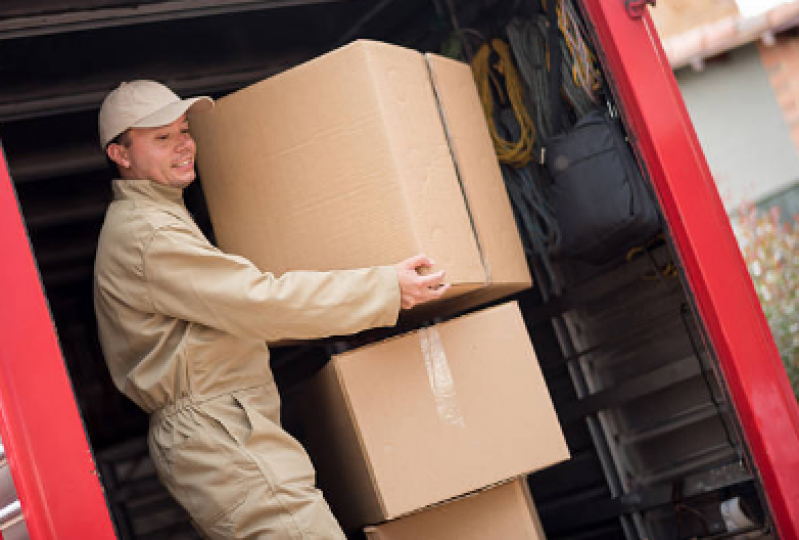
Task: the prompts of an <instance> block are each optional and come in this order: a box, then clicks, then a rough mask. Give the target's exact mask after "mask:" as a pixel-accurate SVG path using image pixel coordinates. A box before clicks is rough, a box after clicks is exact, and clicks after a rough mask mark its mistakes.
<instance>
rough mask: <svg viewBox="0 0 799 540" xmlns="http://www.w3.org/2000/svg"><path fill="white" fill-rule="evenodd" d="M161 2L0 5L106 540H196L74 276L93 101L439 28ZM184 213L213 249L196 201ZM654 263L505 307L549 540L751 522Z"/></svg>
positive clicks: (58, 318)
mask: <svg viewBox="0 0 799 540" xmlns="http://www.w3.org/2000/svg"><path fill="white" fill-rule="evenodd" d="M162 4H164V5H166V6H167V7H169V6H172V7H173V8H174V9H171V10H163V9H161V8H163V6H159V5H158V3H155V2H148V3H145V4H142V5H141V7H140V8H138V9H137V10H136V11H135V12H133V11H131V10H130V9H128V10H127V11H125V10H122V11H118V9H119V8H131V7H132V6H133V4H132V3H130V2H122V1H114V2H100V1H92V2H89V1H85V2H40V3H37V4H36V5H35V6H30V5H28V3H24V2H6V3H3V5H2V6H0V46H2V47H3V49H2V51H3V52H2V56H0V78H2V81H3V84H2V85H0V136H1V137H2V140H3V144H4V147H5V151H6V155H7V158H8V161H9V164H10V168H11V173H12V175H13V179H14V184H15V187H16V190H17V193H18V196H19V199H20V202H21V206H22V211H23V214H24V217H25V220H26V224H27V227H28V230H29V233H30V237H31V241H32V244H33V249H34V251H35V255H36V258H37V261H38V264H39V268H40V271H41V274H42V278H43V282H44V286H45V290H46V294H47V298H48V301H49V303H50V307H51V310H52V313H53V318H54V320H55V323H56V326H57V329H58V336H59V340H60V343H61V347H62V349H63V353H64V356H65V359H66V362H67V365H68V368H69V372H70V376H71V379H72V383H73V385H74V389H75V393H76V397H77V400H78V404H79V406H80V410H81V413H82V416H83V419H84V422H85V425H86V429H87V432H88V436H89V439H90V441H91V443H92V446H93V449H94V451H95V453H96V461H97V464H98V467H99V470H100V473H101V479H102V481H103V483H104V485H105V487H106V489H107V496H108V499H109V501H110V508H111V510H112V514H113V516H114V519H115V523H116V526H117V528H118V531H119V534H120V537H122V538H139V537H140V538H195V535H194V533H193V532H192V531H191V529H190V527H189V525H188V522H187V520H186V516H185V514H184V513H183V512H182V511H181V510H180V509H179V508H177V507H176V506H175V505H174V503H171V501H170V499H169V497H168V495H167V494H166V492H165V491H164V490H163V488H162V487H161V486H160V484H159V483H158V481H157V479H156V478H155V475H154V471H153V469H152V466H151V464H150V463H149V459H148V458H147V451H146V444H145V440H144V435H145V433H146V425H147V419H146V417H145V416H144V415H143V414H142V413H140V412H139V411H138V410H137V409H136V408H135V407H134V406H133V405H132V404H131V403H130V402H128V401H127V400H126V399H125V398H124V397H122V396H121V395H120V394H119V393H118V392H117V391H116V390H115V389H114V388H113V387H112V385H111V383H110V380H109V377H108V374H107V371H106V368H105V365H104V363H103V360H102V357H101V354H100V351H99V347H98V344H97V336H96V327H95V322H94V314H93V311H92V305H91V278H92V263H93V256H94V249H95V246H96V238H97V234H98V232H99V228H100V225H101V223H102V217H103V212H104V209H105V206H106V204H107V202H108V200H109V196H110V191H109V184H108V181H109V178H110V176H111V173H110V172H109V171H108V170H107V169H106V168H105V161H104V159H103V156H102V153H101V152H100V149H99V147H98V143H97V136H96V113H97V109H98V108H99V104H100V101H101V99H102V97H103V96H104V94H105V93H106V92H107V91H108V90H110V89H111V88H113V87H114V86H116V84H118V82H119V81H121V80H129V79H133V78H156V79H160V80H162V81H163V82H165V83H167V84H170V85H171V86H172V87H173V88H175V89H176V90H177V91H178V92H180V93H182V94H186V95H188V94H197V93H206V94H210V95H213V96H221V95H224V94H225V93H227V92H229V91H231V90H234V89H237V88H240V87H242V86H245V85H247V84H249V83H251V82H254V81H256V80H259V79H262V78H264V77H266V76H269V75H271V74H273V73H276V72H279V71H281V70H283V69H285V68H286V67H289V66H291V65H294V64H296V63H298V62H300V61H302V60H304V59H307V58H310V57H312V56H314V55H317V54H319V53H321V52H324V51H326V50H329V49H331V48H333V47H335V46H337V45H338V44H340V43H342V42H344V41H347V40H349V39H352V38H354V37H368V38H373V39H379V40H384V41H388V42H393V43H399V44H403V45H407V46H410V47H413V48H418V49H423V50H439V48H440V46H441V43H442V42H443V40H444V39H446V38H447V37H448V36H449V34H450V29H451V25H452V17H451V14H450V12H449V10H448V9H447V5H448V2H444V1H442V2H427V1H421V0H404V1H402V2H399V1H397V2H390V1H382V2H377V3H375V2H369V1H365V0H350V1H328V2H311V1H301V0H300V1H289V2H285V3H283V4H282V5H281V6H280V7H275V4H267V3H261V4H259V5H256V4H254V3H252V2H229V3H228V6H227V8H225V7H220V6H217V7H214V8H213V9H211V8H209V7H208V6H209V5H210V3H206V2H199V1H196V2H181V3H177V2H166V3H162ZM456 4H457V8H458V9H457V17H456V20H457V22H458V24H459V25H461V26H463V27H464V28H467V27H469V28H471V27H477V28H479V29H480V30H481V31H482V32H484V33H486V34H491V33H492V32H494V31H495V30H496V29H497V28H498V27H499V25H500V23H501V22H502V21H504V20H507V18H508V16H509V15H510V14H511V13H512V11H513V9H514V2H511V1H510V0H509V1H507V2H502V1H498V0H497V1H484V2H466V1H462V2H457V3H456ZM115 10H117V11H115ZM45 15H47V17H45ZM187 199H188V204H189V207H190V209H191V210H192V211H193V212H194V213H195V215H196V216H197V217H198V221H199V222H200V224H201V226H203V227H204V228H205V230H206V231H207V232H208V233H209V235H212V231H210V227H209V223H208V220H207V215H206V212H205V207H204V202H203V199H202V193H201V189H200V186H199V185H198V184H195V185H194V186H192V187H191V188H190V189H189V190H188V192H187ZM672 262H679V261H676V259H675V256H674V251H673V249H672V239H671V237H670V236H669V231H668V230H666V231H664V237H663V239H662V240H661V241H659V242H656V243H654V244H653V245H652V246H651V247H650V248H649V249H647V250H644V251H643V252H641V253H640V254H639V255H638V256H637V257H635V258H634V259H633V260H632V261H630V262H625V261H617V262H614V263H611V264H608V265H605V266H603V267H592V266H588V265H579V264H576V263H559V264H557V266H558V271H559V272H560V274H561V275H562V278H563V283H564V284H565V285H564V290H563V294H561V295H559V296H555V295H553V291H552V290H550V289H549V288H548V286H547V282H546V279H541V276H540V274H536V279H537V283H536V286H535V287H534V288H533V290H531V291H529V292H527V293H525V294H522V295H520V296H519V298H518V299H519V301H520V304H521V306H522V308H523V311H524V314H525V317H526V321H527V324H528V326H529V330H530V333H531V335H532V338H533V341H534V343H535V347H536V351H537V353H538V356H539V359H540V361H541V364H542V367H543V370H544V373H545V376H546V378H547V383H548V386H549V390H550V393H551V394H552V397H553V400H554V402H555V405H556V408H557V410H558V413H559V417H560V420H561V422H562V425H563V428H564V432H565V434H566V438H567V442H568V444H569V447H570V450H571V453H572V456H573V458H572V459H571V460H570V461H569V462H567V463H564V464H562V465H559V466H557V467H554V468H552V469H549V470H546V471H543V472H541V473H539V474H536V475H534V476H533V477H531V478H530V484H531V487H532V492H533V495H534V497H535V500H536V502H537V504H538V507H539V512H540V515H541V518H542V521H543V524H544V527H545V529H546V532H547V535H548V537H549V538H551V539H559V538H563V539H566V538H586V539H602V538H607V539H611V538H653V539H665V538H669V539H671V538H689V537H696V536H700V537H701V536H709V535H712V534H716V533H720V532H722V531H723V530H724V529H723V523H722V520H721V516H720V513H719V507H720V504H721V502H722V501H723V500H725V499H729V498H731V497H733V496H742V497H744V498H745V499H746V501H747V502H748V504H749V505H750V506H751V507H752V514H753V517H754V519H755V521H758V525H762V524H764V523H765V524H767V522H768V519H767V512H766V510H765V505H764V504H762V502H761V500H760V497H759V495H758V491H759V488H760V486H759V484H758V482H757V478H755V477H753V475H752V472H751V471H752V465H751V463H749V462H748V461H747V459H748V458H747V452H746V449H745V448H744V447H743V445H742V444H741V442H740V438H739V431H740V429H739V426H738V423H737V421H736V419H735V417H734V415H732V414H731V407H730V403H729V401H728V397H727V394H726V391H725V389H724V385H723V384H719V382H718V379H717V375H716V373H717V371H716V370H715V369H714V365H715V359H714V356H713V354H711V353H710V352H709V351H708V350H707V348H706V346H705V344H706V343H707V341H706V339H705V331H704V329H703V328H702V327H701V325H700V324H699V323H698V321H697V318H696V317H695V316H694V306H693V301H692V298H691V295H690V294H689V293H688V292H687V289H686V287H685V284H684V280H683V279H681V278H680V277H679V276H671V275H668V274H664V272H662V270H663V268H664V267H666V266H667V265H668V264H669V263H672ZM325 361H326V351H325V350H324V349H323V348H311V349H306V348H301V349H294V348H287V349H281V350H279V351H276V353H275V358H274V361H273V367H274V368H275V371H276V376H277V378H278V382H279V384H280V386H281V389H282V391H283V393H284V397H285V413H286V415H285V416H286V424H287V426H288V428H289V429H292V428H293V427H294V424H293V422H292V415H291V410H292V407H293V402H292V398H293V396H294V389H295V388H297V386H298V385H301V384H302V382H303V380H304V379H305V378H307V376H308V375H310V374H311V373H313V372H314V371H315V370H316V369H318V368H319V366H321V365H322V364H323V363H324V362H325ZM297 435H298V436H299V437H300V438H302V433H297ZM764 514H766V515H764ZM758 530H760V529H759V528H758ZM758 534H759V533H758ZM766 534H767V533H764V535H763V537H765V535H766Z"/></svg>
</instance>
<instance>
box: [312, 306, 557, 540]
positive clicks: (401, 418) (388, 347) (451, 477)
mask: <svg viewBox="0 0 799 540" xmlns="http://www.w3.org/2000/svg"><path fill="white" fill-rule="evenodd" d="M331 395H333V396H338V397H337V399H330V396H331ZM306 403H307V405H308V407H309V409H308V410H307V411H306V420H307V422H306V430H305V431H306V432H307V433H308V435H309V440H308V446H309V451H310V452H311V454H312V457H313V458H314V461H315V463H316V466H317V471H318V477H319V480H320V484H321V487H322V489H323V491H324V492H325V494H326V496H327V498H328V500H329V502H330V504H331V507H333V509H334V511H335V512H336V514H337V517H338V518H339V520H340V521H342V523H343V524H344V525H345V526H347V527H351V526H361V525H364V524H374V523H379V522H381V521H384V520H386V519H392V518H395V517H398V516H401V515H404V514H407V513H409V512H413V511H415V510H418V509H420V508H424V507H426V506H429V505H431V504H435V503H439V502H441V501H444V500H447V499H450V498H453V497H457V496H459V495H462V494H465V493H469V492H471V491H474V490H478V489H481V488H484V487H486V486H489V485H492V484H494V483H497V482H501V481H505V480H508V479H511V478H514V477H516V476H519V475H522V474H526V473H529V472H532V471H535V470H538V469H541V468H544V467H547V466H549V465H552V464H555V463H558V462H560V461H563V460H565V459H568V457H569V453H568V449H567V447H566V444H565V441H564V438H563V434H562V432H561V430H560V426H559V424H558V420H557V417H556V415H555V411H554V408H553V405H552V402H551V401H550V399H549V394H548V391H547V388H546V385H545V382H544V379H543V377H542V374H541V370H540V368H539V366H538V362H537V360H536V357H535V352H534V351H533V348H532V345H531V343H530V340H529V337H528V334H527V331H526V328H525V326H524V322H523V321H522V318H521V314H520V312H519V309H518V306H517V305H516V304H515V303H508V304H503V305H501V306H497V307H494V308H490V309H487V310H483V311H480V312H476V313H473V314H470V315H466V316H463V317H459V318H457V319H453V320H451V321H447V322H445V323H442V324H439V325H436V326H434V327H431V328H427V329H422V330H420V331H416V332H411V333H409V334H406V335H403V336H400V337H396V338H392V339H389V340H386V341H383V342H380V343H377V344H373V345H369V346H366V347H363V348H361V349H356V350H353V351H349V352H346V353H344V354H341V355H338V356H335V357H334V358H333V359H332V360H331V362H330V363H329V364H328V365H327V366H326V367H325V368H324V369H323V370H322V372H321V373H320V374H319V375H318V376H317V377H316V378H315V379H314V381H312V384H311V385H310V388H309V392H308V397H307V399H306ZM363 486H371V487H369V488H364V487H363Z"/></svg>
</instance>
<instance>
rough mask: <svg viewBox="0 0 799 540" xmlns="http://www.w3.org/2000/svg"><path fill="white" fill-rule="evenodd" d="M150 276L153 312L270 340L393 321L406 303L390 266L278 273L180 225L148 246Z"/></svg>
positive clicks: (318, 335)
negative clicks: (215, 244)
mask: <svg viewBox="0 0 799 540" xmlns="http://www.w3.org/2000/svg"><path fill="white" fill-rule="evenodd" d="M144 274H145V276H144V277H145V281H146V283H147V290H148V293H149V296H150V299H149V301H150V304H151V306H152V308H153V310H154V311H155V312H157V313H160V314H163V315H168V316H171V317H175V318H178V319H182V320H187V321H192V322H197V323H200V324H204V325H206V326H211V327H214V328H217V329H219V330H223V331H225V332H228V333H230V334H233V335H237V336H240V337H248V338H254V339H261V340H265V341H277V340H283V339H316V338H322V337H327V336H331V335H345V334H351V333H355V332H359V331H361V330H365V329H367V328H373V327H378V326H391V325H393V324H395V323H396V320H397V317H398V315H399V309H400V291H399V282H398V279H397V273H396V269H395V268H394V267H392V266H378V267H373V268H362V269H357V270H335V271H330V272H306V271H298V272H287V273H285V274H283V275H282V276H280V277H279V278H277V277H275V276H274V275H272V274H270V273H263V272H261V271H259V270H258V268H256V267H255V265H254V264H253V263H251V262H250V261H248V260H247V259H245V258H243V257H238V256H235V255H229V254H226V253H223V252H222V251H220V250H219V249H217V248H215V247H214V246H213V245H211V244H210V243H209V242H208V241H207V240H205V238H202V237H198V235H197V234H196V233H194V232H192V231H191V230H190V229H189V228H188V227H183V226H180V225H170V226H168V227H164V228H161V229H159V230H158V231H157V232H156V233H155V234H154V236H153V237H152V239H151V241H150V243H149V245H148V246H147V248H146V250H145V252H144Z"/></svg>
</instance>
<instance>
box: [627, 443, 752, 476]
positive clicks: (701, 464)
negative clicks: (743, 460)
mask: <svg viewBox="0 0 799 540" xmlns="http://www.w3.org/2000/svg"><path fill="white" fill-rule="evenodd" d="M737 455H738V454H736V452H735V449H734V448H732V447H730V445H728V444H726V443H725V444H721V445H718V446H714V447H712V448H707V449H703V450H701V451H699V452H696V453H694V454H691V455H690V456H686V457H684V458H683V459H680V460H677V461H674V462H672V463H670V464H669V465H666V466H664V467H660V468H658V469H655V470H653V471H650V472H648V473H642V474H641V475H640V476H639V477H637V478H636V480H638V481H639V482H640V483H642V484H646V485H651V484H659V483H662V482H666V481H669V480H673V479H675V478H682V477H683V476H686V475H688V474H690V473H692V472H696V471H700V470H702V469H705V468H707V467H708V466H710V465H713V464H720V463H722V462H724V461H728V462H729V461H730V460H731V459H732V458H735V457H737Z"/></svg>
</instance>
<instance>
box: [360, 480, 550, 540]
mask: <svg viewBox="0 0 799 540" xmlns="http://www.w3.org/2000/svg"><path fill="white" fill-rule="evenodd" d="M528 476H529V474H527V473H525V474H520V475H516V476H512V477H510V478H507V479H505V480H501V481H499V482H494V483H493V484H489V485H487V486H485V487H482V488H480V489H476V490H474V491H470V492H468V493H464V494H463V495H458V496H457V497H452V498H449V499H447V500H444V501H440V502H437V503H435V504H429V505H427V506H425V507H422V508H418V509H416V510H413V511H411V512H404V513H402V514H397V515H396V516H391V517H387V518H386V520H385V521H384V522H383V523H387V522H390V521H394V520H397V519H402V518H406V517H409V516H414V515H416V514H420V513H422V512H428V511H430V510H433V509H435V508H438V507H440V506H444V505H447V504H451V503H457V502H458V501H463V500H466V499H469V498H471V497H476V496H478V495H480V494H482V493H485V492H486V491H490V490H492V489H495V488H498V487H500V486H505V485H508V484H511V483H513V482H516V481H517V480H520V482H519V484H521V485H523V491H524V500H525V501H526V502H527V510H528V511H529V512H530V515H531V518H532V520H533V521H534V522H535V524H536V525H537V529H539V530H540V531H541V535H542V536H541V537H542V538H544V536H543V527H542V526H541V522H540V519H539V517H538V512H536V511H535V505H534V503H533V499H532V496H531V495H530V490H529V488H528V486H527V481H526V478H527V477H528ZM378 525H381V524H380V523H375V524H373V525H367V526H366V527H364V528H363V532H364V533H365V534H366V536H367V538H369V539H370V540H371V539H372V538H374V539H375V540H379V539H380V536H379V533H378V532H377V530H376V527H377V526H378Z"/></svg>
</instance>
